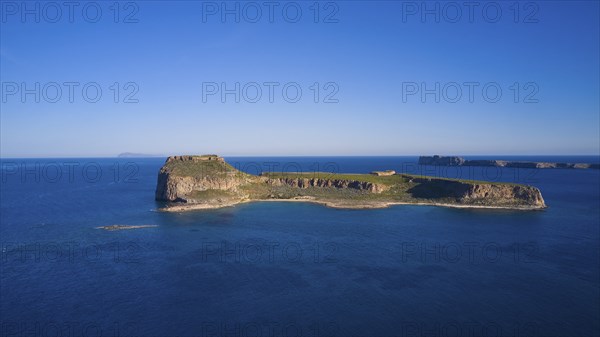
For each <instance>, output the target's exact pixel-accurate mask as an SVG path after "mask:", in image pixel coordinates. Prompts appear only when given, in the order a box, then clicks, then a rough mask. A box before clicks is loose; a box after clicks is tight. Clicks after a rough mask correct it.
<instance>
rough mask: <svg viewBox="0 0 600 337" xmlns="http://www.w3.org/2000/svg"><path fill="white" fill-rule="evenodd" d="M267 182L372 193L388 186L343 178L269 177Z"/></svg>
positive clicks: (386, 188) (278, 184)
mask: <svg viewBox="0 0 600 337" xmlns="http://www.w3.org/2000/svg"><path fill="white" fill-rule="evenodd" d="M268 183H269V184H271V185H275V186H281V185H288V186H290V187H297V188H303V189H305V188H309V187H333V188H350V189H356V190H364V191H369V192H372V193H382V192H384V191H387V190H388V189H389V187H388V186H387V185H384V184H375V183H371V182H367V181H358V180H345V179H319V178H312V179H309V178H276V179H269V180H268Z"/></svg>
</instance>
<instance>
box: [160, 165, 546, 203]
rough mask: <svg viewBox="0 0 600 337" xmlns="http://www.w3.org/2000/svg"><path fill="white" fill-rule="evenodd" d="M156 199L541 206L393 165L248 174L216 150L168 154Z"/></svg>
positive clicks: (493, 188) (519, 195) (500, 187)
mask: <svg viewBox="0 0 600 337" xmlns="http://www.w3.org/2000/svg"><path fill="white" fill-rule="evenodd" d="M155 198H156V200H159V201H166V202H168V204H167V207H165V208H163V209H162V210H164V211H185V210H192V209H211V208H219V207H225V206H232V205H235V204H239V203H244V202H250V201H302V202H315V203H320V204H324V205H326V206H329V207H335V208H383V207H387V206H390V205H400V204H416V205H438V206H449V207H465V208H466V207H468V208H505V209H525V210H532V209H543V208H545V207H546V204H545V202H544V199H543V197H542V194H541V192H540V191H539V190H538V189H537V188H536V187H533V186H526V185H519V184H511V183H500V182H493V183H492V182H485V181H472V180H458V179H445V178H434V177H428V176H418V175H409V174H399V173H396V172H394V171H392V170H387V171H373V172H371V174H353V173H348V174H343V173H328V172H310V173H299V172H281V173H273V172H269V173H265V172H263V173H262V174H261V175H251V174H248V173H244V172H242V171H239V170H237V169H235V168H234V167H233V166H231V165H230V164H228V163H227V162H225V160H224V159H223V158H222V157H219V156H217V155H202V156H172V157H169V158H168V159H167V160H166V162H165V164H164V165H163V167H162V168H161V169H160V172H159V174H158V181H157V186H156V192H155Z"/></svg>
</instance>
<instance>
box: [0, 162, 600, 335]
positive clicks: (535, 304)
mask: <svg viewBox="0 0 600 337" xmlns="http://www.w3.org/2000/svg"><path fill="white" fill-rule="evenodd" d="M471 158H482V157H471ZM490 158H492V157H490ZM493 158H495V159H512V160H536V161H539V160H545V161H559V162H596V163H597V162H599V159H598V157H531V156H530V157H502V158H500V157H493ZM226 159H227V160H228V162H230V163H231V164H233V165H234V166H237V167H239V168H240V169H243V170H245V171H247V172H249V173H259V172H262V171H269V170H275V171H277V170H286V171H297V170H303V171H329V172H357V173H366V172H369V171H371V170H383V169H394V170H396V171H398V172H406V173H419V174H428V175H437V176H445V177H451V178H462V179H485V180H495V181H510V182H517V183H525V184H531V185H534V186H536V187H538V188H540V190H541V191H542V194H543V196H544V198H545V200H546V203H547V205H548V206H549V208H548V209H546V210H544V211H500V210H468V209H452V208H442V207H431V206H394V207H391V208H388V209H378V210H339V209H331V208H327V207H324V206H320V205H315V204H309V203H284V202H281V203H275V202H263V203H249V204H243V205H239V206H236V207H230V208H224V209H219V210H210V211H197V212H189V213H180V214H171V213H161V212H157V211H156V209H157V208H158V207H160V206H161V204H160V203H158V202H156V201H155V200H154V190H155V187H156V180H157V173H158V170H159V168H160V167H161V166H162V164H163V162H164V160H165V158H119V159H116V158H115V159H109V158H104V159H93V158H85V159H81V158H79V159H2V161H1V163H2V184H1V192H0V193H1V194H0V196H1V200H0V243H1V245H2V247H1V248H2V251H1V255H0V258H1V260H0V282H1V283H0V320H1V322H0V324H1V325H0V328H1V330H0V332H1V335H2V336H113V337H115V336H203V337H204V336H207V337H208V336H598V335H599V334H600V269H599V268H600V267H599V266H600V242H599V238H600V229H599V228H600V211H599V208H600V170H593V169H589V170H569V169H547V170H527V169H497V168H481V167H479V168H477V167H474V168H465V167H463V168H435V167H419V166H417V165H416V161H417V158H416V157H331V158H327V157H290V158H282V157H277V158H256V157H254V158H242V157H232V158H226ZM113 224H122V225H155V226H157V227H153V228H142V229H135V230H123V231H112V232H111V231H105V230H101V229H96V227H98V226H107V225H113Z"/></svg>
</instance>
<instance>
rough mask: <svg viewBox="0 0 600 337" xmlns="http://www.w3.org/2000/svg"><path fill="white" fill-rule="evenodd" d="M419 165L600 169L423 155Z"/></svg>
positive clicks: (584, 166)
mask: <svg viewBox="0 0 600 337" xmlns="http://www.w3.org/2000/svg"><path fill="white" fill-rule="evenodd" d="M419 165H432V166H495V167H509V168H539V169H549V168H566V169H589V168H593V169H599V168H600V164H589V163H549V162H532V161H507V160H494V159H492V160H485V159H484V160H465V159H464V158H462V157H456V156H447V157H444V156H437V155H436V156H421V157H419Z"/></svg>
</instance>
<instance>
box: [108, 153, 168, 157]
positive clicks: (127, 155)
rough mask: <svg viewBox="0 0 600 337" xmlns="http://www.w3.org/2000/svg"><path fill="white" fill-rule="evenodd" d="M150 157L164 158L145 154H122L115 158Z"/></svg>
mask: <svg viewBox="0 0 600 337" xmlns="http://www.w3.org/2000/svg"><path fill="white" fill-rule="evenodd" d="M150 157H164V156H162V155H156V154H146V153H134V152H123V153H119V155H118V156H117V158H150Z"/></svg>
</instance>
